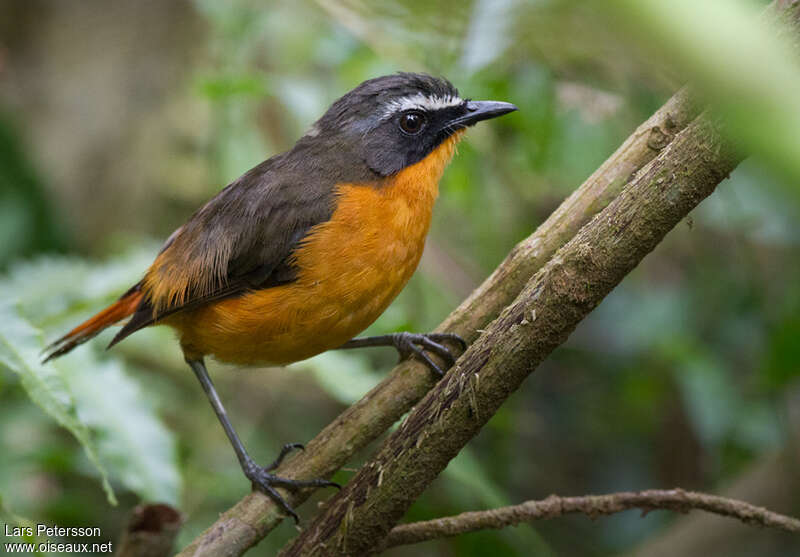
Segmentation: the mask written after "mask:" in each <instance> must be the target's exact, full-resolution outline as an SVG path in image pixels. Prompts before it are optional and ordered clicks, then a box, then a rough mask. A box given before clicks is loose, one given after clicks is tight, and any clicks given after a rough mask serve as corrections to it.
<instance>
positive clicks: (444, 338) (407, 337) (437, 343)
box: [389, 332, 467, 377]
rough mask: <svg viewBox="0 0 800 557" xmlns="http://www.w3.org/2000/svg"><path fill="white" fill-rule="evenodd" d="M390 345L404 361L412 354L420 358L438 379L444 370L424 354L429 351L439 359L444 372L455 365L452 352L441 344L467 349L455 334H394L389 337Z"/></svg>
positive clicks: (461, 339)
mask: <svg viewBox="0 0 800 557" xmlns="http://www.w3.org/2000/svg"><path fill="white" fill-rule="evenodd" d="M389 336H390V337H391V338H392V344H393V345H394V347H395V348H397V351H398V352H399V353H400V357H401V358H403V359H405V358H408V357H409V356H411V355H412V354H414V355H416V356H417V357H418V358H420V359H421V360H422V361H423V362H424V363H425V365H427V366H428V368H430V370H431V371H432V372H434V373H435V374H436V375H438V376H439V377H443V376H444V370H442V369H441V368H440V367H439V365H438V364H437V363H436V362H434V361H433V360H432V359H431V358H430V356H428V355H427V354H426V353H425V350H429V351H431V352H433V353H434V354H436V355H437V356H439V357H441V358H442V359H443V360H444V361H445V362H446V364H447V367H446V368H445V370H447V369H450V368H451V367H452V366H453V364H455V363H456V359H455V356H453V353H452V351H451V350H450V349H449V348H448V347H447V346H445V345H444V344H442V343H443V342H453V343H456V344H458V345H459V346H461V350H462V351H463V350H466V349H467V343H466V341H465V340H464V339H463V338H461V337H460V336H458V335H457V334H455V333H408V332H403V333H394V334H392V335H389Z"/></svg>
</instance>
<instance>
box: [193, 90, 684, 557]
mask: <svg viewBox="0 0 800 557" xmlns="http://www.w3.org/2000/svg"><path fill="white" fill-rule="evenodd" d="M696 115H697V108H696V107H695V106H694V104H693V103H692V102H691V99H690V96H689V93H688V91H687V90H686V89H685V88H684V89H682V90H681V91H679V92H678V93H676V94H675V95H674V96H673V97H672V98H671V99H669V100H668V101H667V102H666V103H665V104H664V106H662V107H661V108H660V109H659V110H658V111H657V112H656V113H654V114H653V116H651V117H650V118H649V119H648V120H647V121H646V122H644V123H643V124H642V125H641V126H639V128H637V129H636V131H635V132H634V133H633V134H631V136H630V137H629V138H628V139H627V140H626V141H625V142H624V143H623V144H622V145H621V146H620V147H619V149H617V151H616V152H614V154H612V155H611V156H610V157H609V158H608V159H607V160H606V161H605V162H604V163H603V165H602V166H600V167H599V168H598V169H597V170H596V171H595V172H594V174H592V175H591V176H590V177H589V178H588V179H587V180H586V182H584V183H583V185H582V186H581V187H580V188H579V189H577V190H576V191H575V192H574V193H573V194H572V195H571V196H570V197H569V198H567V199H566V200H565V201H564V202H563V203H562V204H561V206H560V207H559V208H558V209H556V211H555V212H554V213H553V214H552V215H550V217H549V218H548V219H547V221H545V222H544V223H543V224H542V225H541V226H539V228H538V229H537V230H536V232H534V233H533V234H532V235H531V236H529V237H528V238H526V239H525V240H523V241H522V242H520V243H519V244H517V246H515V247H514V249H513V250H512V251H511V252H510V253H509V255H508V256H507V257H506V259H505V260H504V261H503V263H502V264H501V265H500V266H499V267H498V268H497V269H496V270H495V271H494V272H493V273H492V275H491V276H490V277H489V278H488V279H486V281H485V282H484V283H483V284H482V285H481V286H480V287H478V288H477V289H476V290H475V291H474V292H473V293H472V295H470V297H469V298H467V299H466V300H465V301H464V302H463V303H462V304H461V305H460V306H459V307H458V308H457V309H456V310H454V311H453V313H451V314H450V316H448V317H447V319H445V321H444V322H443V323H442V324H441V325H440V326H439V327H438V328H437V330H439V331H450V332H455V333H458V334H460V335H461V336H462V337H463V338H465V339H466V340H467V341H469V342H472V341H474V340H475V339H476V338H477V337H478V334H479V332H478V331H479V330H480V329H482V328H484V327H485V326H486V325H487V324H488V323H489V322H490V321H491V320H492V319H494V318H495V317H497V315H499V313H500V311H501V310H502V309H503V308H504V307H505V306H506V305H508V304H509V303H510V302H511V301H513V299H514V297H515V296H517V294H519V292H520V291H521V290H522V288H523V286H524V285H525V283H526V282H527V280H528V279H529V278H530V277H531V276H533V274H534V273H536V272H537V271H538V270H539V269H540V268H541V267H543V266H544V264H545V263H546V262H547V260H548V259H550V257H551V256H552V255H553V254H554V253H555V252H556V251H557V250H558V249H559V248H560V247H561V246H563V245H564V244H565V243H566V242H567V241H569V240H570V239H571V238H572V237H573V236H574V235H575V234H576V233H577V231H578V230H579V229H580V228H581V227H582V226H583V225H585V224H586V223H587V222H589V220H590V219H591V218H592V217H594V216H595V215H596V214H597V213H598V212H599V211H601V210H602V209H603V208H604V207H606V206H607V205H608V204H609V203H610V202H611V201H612V200H613V199H614V198H615V197H616V196H617V195H618V194H619V192H620V191H621V190H622V187H623V186H624V185H625V183H626V182H627V181H628V180H629V179H630V178H631V176H633V174H634V173H635V172H636V171H638V170H639V169H640V168H642V167H643V166H644V165H645V164H647V163H648V162H650V161H651V160H652V159H653V158H654V157H655V156H656V155H657V154H658V153H659V152H660V151H661V150H663V149H664V148H665V147H666V146H667V145H669V144H670V142H671V141H672V140H673V139H674V138H675V136H676V134H678V133H679V132H680V131H681V130H683V129H684V128H685V127H686V126H687V125H688V123H689V122H691V120H692V119H693V118H694V117H695V116H696ZM432 385H433V381H432V378H431V375H430V372H429V371H428V370H427V368H426V367H425V366H423V365H421V364H419V363H417V362H415V361H407V362H403V363H402V364H400V365H398V366H396V367H395V369H394V370H393V371H392V372H391V373H390V374H389V376H388V377H387V378H386V379H384V380H383V381H382V382H381V383H380V384H379V385H377V386H376V387H375V388H374V389H372V390H371V391H370V392H369V393H367V394H366V395H365V396H364V398H362V399H361V400H360V401H358V402H357V403H356V404H354V405H353V406H351V407H350V408H348V409H347V410H345V411H344V412H343V413H342V414H341V415H340V416H339V417H338V418H336V420H334V421H333V422H332V423H331V424H329V425H328V426H327V427H326V428H325V429H324V430H323V431H322V432H320V434H319V435H317V436H316V437H315V438H314V439H313V440H312V441H311V442H309V443H308V445H307V446H306V450H305V451H304V452H302V453H298V454H296V455H294V456H293V457H291V458H289V459H287V461H286V462H285V463H284V464H283V465H282V466H281V467H280V468H278V470H277V472H276V473H277V474H279V475H281V476H286V477H291V478H313V477H329V476H330V475H331V474H333V473H334V472H335V471H336V470H338V469H339V468H340V467H341V466H343V465H344V464H345V463H346V462H347V461H348V459H349V458H351V457H352V456H353V454H355V453H356V452H357V451H358V450H360V449H362V448H363V447H365V446H366V445H368V444H369V443H370V442H372V441H374V440H375V439H377V438H378V437H379V436H380V435H381V434H382V433H383V432H384V431H386V430H387V429H388V428H389V427H390V426H391V425H392V424H393V423H394V422H396V421H397V420H398V419H400V417H401V416H402V415H403V414H405V413H406V412H408V410H409V409H411V407H412V406H413V405H414V404H416V403H417V402H418V401H419V400H420V398H422V397H423V396H424V395H425V393H426V392H427V391H428V390H429V389H430V388H431V386H432ZM283 494H284V497H286V500H287V501H289V503H290V504H291V505H293V506H296V505H298V504H299V503H301V502H303V501H304V500H305V499H306V498H308V496H309V494H310V491H303V492H298V493H283ZM282 519H283V515H282V514H281V512H280V510H279V509H278V508H277V507H276V506H275V505H274V504H273V503H272V501H271V500H270V499H268V498H267V497H265V496H264V495H262V494H260V493H252V494H249V495H247V496H246V497H244V498H243V499H242V500H241V501H239V503H237V504H236V505H235V506H234V507H232V508H231V509H229V510H228V511H227V512H225V513H224V514H223V515H222V516H221V517H220V518H219V519H218V520H217V521H216V522H215V523H214V524H213V525H212V526H211V527H209V528H208V529H207V530H206V531H205V532H203V533H202V534H200V536H198V537H197V538H196V539H195V540H194V541H193V542H192V543H191V544H190V545H189V546H187V547H186V548H185V549H184V550H183V551H182V552H181V553H180V554H179V557H189V556H192V557H200V556H219V555H226V556H234V555H241V554H243V553H244V552H245V551H247V549H249V548H250V547H252V546H253V545H255V544H256V543H258V542H259V541H260V540H261V539H262V538H263V537H264V536H266V535H267V533H269V532H270V531H271V530H272V529H273V528H275V526H277V525H278V524H279V523H280V521H281V520H282Z"/></svg>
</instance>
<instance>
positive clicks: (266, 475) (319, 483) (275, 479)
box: [242, 443, 342, 524]
mask: <svg viewBox="0 0 800 557" xmlns="http://www.w3.org/2000/svg"><path fill="white" fill-rule="evenodd" d="M294 449H303V445H301V444H300V443H290V444H288V445H284V446H283V449H281V453H280V454H279V455H278V458H276V459H275V461H274V462H273V463H272V464H270V465H269V466H259V465H258V464H256V463H255V462H254V461H253V460H252V459H250V458H248V459H247V462H246V463H245V465H244V466H243V467H242V470H243V471H244V475H245V476H247V479H249V480H250V481H251V482H252V483H253V489H257V490H259V491H261V492H262V493H263V494H265V495H266V496H268V497H269V498H270V499H272V500H273V501H274V502H275V504H277V505H278V506H279V507H280V508H281V509H282V510H283V512H285V513H286V514H288V515H289V516H291V517H292V518H293V519H294V522H295V524H297V523H298V522H299V521H300V519H299V517H298V516H297V513H296V512H295V510H294V509H293V508H292V506H291V505H289V503H288V502H287V501H286V499H284V498H283V497H282V496H281V494H280V493H278V491H277V490H276V489H275V488H276V487H284V488H286V489H289V490H291V491H297V490H298V489H302V488H304V487H335V488H337V489H341V487H342V486H340V485H339V484H337V483H336V482H332V481H329V480H323V479H314V480H294V479H291V478H282V477H280V476H276V475H274V474H270V472H271V471H272V470H274V469H275V468H277V467H278V466H279V465H280V463H281V462H282V461H283V459H284V458H285V457H286V455H287V454H289V453H290V452H292V451H293V450H294Z"/></svg>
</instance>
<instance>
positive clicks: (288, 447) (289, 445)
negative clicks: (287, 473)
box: [265, 443, 306, 472]
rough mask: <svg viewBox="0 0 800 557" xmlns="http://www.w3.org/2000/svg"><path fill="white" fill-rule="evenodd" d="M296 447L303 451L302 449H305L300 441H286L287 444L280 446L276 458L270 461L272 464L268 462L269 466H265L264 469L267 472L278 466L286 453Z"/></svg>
mask: <svg viewBox="0 0 800 557" xmlns="http://www.w3.org/2000/svg"><path fill="white" fill-rule="evenodd" d="M296 449H299V450H301V451H304V450H306V448H305V446H304V445H303V444H302V443H287V444H285V445H284V446H283V448H281V453H280V454H279V455H278V458H276V459H275V460H274V461H273V462H272V464H270V465H269V466H267V467H266V468H265V470H266V471H267V472H271V471H273V470H275V468H277V467H278V466H280V465H281V462H283V459H284V458H286V456H287V455H288V454H289V453H290V452H292V451H294V450H296Z"/></svg>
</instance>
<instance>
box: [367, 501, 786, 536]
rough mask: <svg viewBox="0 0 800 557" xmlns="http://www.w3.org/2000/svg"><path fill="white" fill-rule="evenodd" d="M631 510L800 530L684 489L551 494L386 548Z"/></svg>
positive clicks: (455, 520) (429, 524)
mask: <svg viewBox="0 0 800 557" xmlns="http://www.w3.org/2000/svg"><path fill="white" fill-rule="evenodd" d="M631 509H641V510H642V512H643V513H644V514H646V513H648V512H650V511H653V510H658V509H662V510H670V511H675V512H680V513H688V512H689V511H691V510H703V511H707V512H710V513H714V514H718V515H721V516H727V517H730V518H735V519H737V520H740V521H741V522H744V523H745V524H752V525H754V526H763V527H767V528H776V529H778V530H786V531H787V532H800V520H798V519H796V518H793V517H791V516H786V515H782V514H779V513H776V512H772V511H770V510H767V509H765V508H763V507H758V506H756V505H751V504H750V503H747V502H745V501H739V500H737V499H730V498H728V497H720V496H718V495H710V494H708V493H698V492H696V491H684V490H682V489H670V490H661V489H651V490H647V491H637V492H630V491H626V492H621V493H611V494H609V495H584V496H582V497H558V496H556V495H551V496H550V497H548V498H547V499H542V500H541V501H526V502H524V503H522V504H519V505H513V506H508V507H501V508H499V509H492V510H488V511H475V512H466V513H461V514H458V515H455V516H448V517H445V518H437V519H435V520H426V521H424V522H414V523H411V524H402V525H400V526H395V527H394V528H393V529H392V531H391V532H389V535H388V536H387V537H386V539H385V540H384V544H383V546H382V548H381V550H384V549H388V548H390V547H395V546H398V545H408V544H412V543H420V542H425V541H429V540H435V539H438V538H444V537H448V536H457V535H459V534H466V533H467V532H475V531H477V530H486V529H490V528H494V529H500V528H505V527H506V526H514V525H517V524H521V523H523V522H532V521H534V520H543V519H549V518H558V517H561V516H564V515H566V514H576V513H579V514H585V515H587V516H589V517H590V518H596V517H598V516H603V515H610V514H615V513H618V512H622V511H627V510H631Z"/></svg>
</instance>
